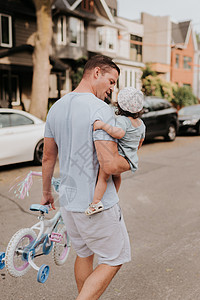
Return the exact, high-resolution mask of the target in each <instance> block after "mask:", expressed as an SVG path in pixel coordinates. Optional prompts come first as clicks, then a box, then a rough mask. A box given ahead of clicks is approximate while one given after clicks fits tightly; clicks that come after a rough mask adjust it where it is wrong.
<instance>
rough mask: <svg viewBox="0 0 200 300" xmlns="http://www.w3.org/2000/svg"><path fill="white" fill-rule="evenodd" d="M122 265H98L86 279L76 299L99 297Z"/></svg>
mask: <svg viewBox="0 0 200 300" xmlns="http://www.w3.org/2000/svg"><path fill="white" fill-rule="evenodd" d="M120 267H121V265H120V266H114V267H113V266H109V265H106V264H101V265H98V267H97V268H96V269H95V270H94V271H93V272H92V273H91V274H90V275H89V277H88V278H87V279H86V281H85V283H84V284H83V287H82V289H81V291H80V294H79V295H78V297H77V299H76V300H97V299H99V297H100V296H101V295H102V294H103V292H104V291H105V289H106V288H107V286H108V285H109V283H110V282H111V280H112V279H113V277H114V276H115V275H116V273H117V271H119V269H120Z"/></svg>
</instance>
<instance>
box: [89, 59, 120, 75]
mask: <svg viewBox="0 0 200 300" xmlns="http://www.w3.org/2000/svg"><path fill="white" fill-rule="evenodd" d="M96 67H99V68H100V69H101V71H102V72H104V73H106V72H108V71H109V69H115V70H116V71H117V72H118V75H119V74H120V69H119V67H118V66H117V65H116V64H115V63H114V62H113V61H112V59H111V58H110V57H107V56H104V55H95V56H93V57H92V58H90V59H89V60H88V61H87V63H86V64H85V67H84V70H83V76H84V75H86V74H87V73H88V71H91V70H93V69H94V68H96Z"/></svg>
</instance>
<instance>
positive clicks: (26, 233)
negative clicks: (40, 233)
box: [5, 228, 37, 277]
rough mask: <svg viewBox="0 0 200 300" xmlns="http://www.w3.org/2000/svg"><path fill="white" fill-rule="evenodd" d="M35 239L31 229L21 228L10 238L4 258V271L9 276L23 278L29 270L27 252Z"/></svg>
mask: <svg viewBox="0 0 200 300" xmlns="http://www.w3.org/2000/svg"><path fill="white" fill-rule="evenodd" d="M36 237H37V236H36V233H35V232H34V231H33V230H32V229H31V228H23V229H20V230H19V231H17V232H16V233H15V234H14V235H13V237H12V238H11V240H10V242H9V243H8V246H7V249H6V257H5V264H6V269H7V271H8V273H9V274H10V275H11V276H13V277H20V276H23V275H24V274H25V273H26V272H27V271H28V269H29V268H30V265H29V263H28V252H29V250H30V249H31V245H32V243H33V241H34V240H35V239H36Z"/></svg>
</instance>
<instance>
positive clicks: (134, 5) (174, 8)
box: [117, 0, 200, 33]
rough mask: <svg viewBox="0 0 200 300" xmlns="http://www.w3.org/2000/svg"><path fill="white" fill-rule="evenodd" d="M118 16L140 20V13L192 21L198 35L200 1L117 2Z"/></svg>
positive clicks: (119, 0)
mask: <svg viewBox="0 0 200 300" xmlns="http://www.w3.org/2000/svg"><path fill="white" fill-rule="evenodd" d="M117 2H118V15H119V16H120V17H124V18H127V19H131V20H137V19H140V13H141V12H146V13H149V14H151V15H154V16H170V17H171V19H172V21H173V22H174V21H175V22H181V21H187V20H192V24H193V28H194V30H195V31H196V32H197V33H200V0H118V1H117Z"/></svg>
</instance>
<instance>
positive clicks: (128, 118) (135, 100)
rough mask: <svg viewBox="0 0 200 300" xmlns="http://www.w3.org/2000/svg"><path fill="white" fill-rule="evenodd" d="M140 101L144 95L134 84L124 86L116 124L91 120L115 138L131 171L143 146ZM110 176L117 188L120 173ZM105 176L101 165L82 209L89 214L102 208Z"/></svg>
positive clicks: (106, 177)
mask: <svg viewBox="0 0 200 300" xmlns="http://www.w3.org/2000/svg"><path fill="white" fill-rule="evenodd" d="M143 103H144V96H143V93H142V92H141V91H140V90H136V89H135V88H133V87H127V88H124V89H122V90H121V91H120V92H119V94H118V116H117V118H116V127H113V126H111V125H109V124H107V123H104V122H103V121H100V120H99V121H96V122H95V123H94V130H98V129H103V130H105V131H106V132H107V133H108V134H109V135H111V136H112V137H113V138H115V139H118V151H119V154H120V155H122V156H123V157H124V159H126V160H127V161H128V162H129V164H130V169H131V171H132V172H133V173H134V172H135V171H136V170H137V168H138V156H137V150H138V149H139V148H140V147H141V146H142V143H143V141H144V137H145V125H144V123H143V121H142V120H141V119H140V118H139V116H140V114H141V111H142V109H143ZM112 177H113V181H114V184H115V188H116V190H117V192H118V190H119V187H120V184H121V175H112ZM108 178H109V175H108V174H106V173H105V172H104V171H103V170H102V169H101V168H100V169H99V175H98V180H97V184H96V188H95V192H94V198H93V202H92V203H91V204H90V205H89V207H88V208H87V210H86V211H85V213H86V215H92V214H95V213H97V212H100V211H102V210H103V209H104V207H103V203H102V202H101V199H102V197H103V195H104V193H105V191H106V188H107V180H108Z"/></svg>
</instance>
